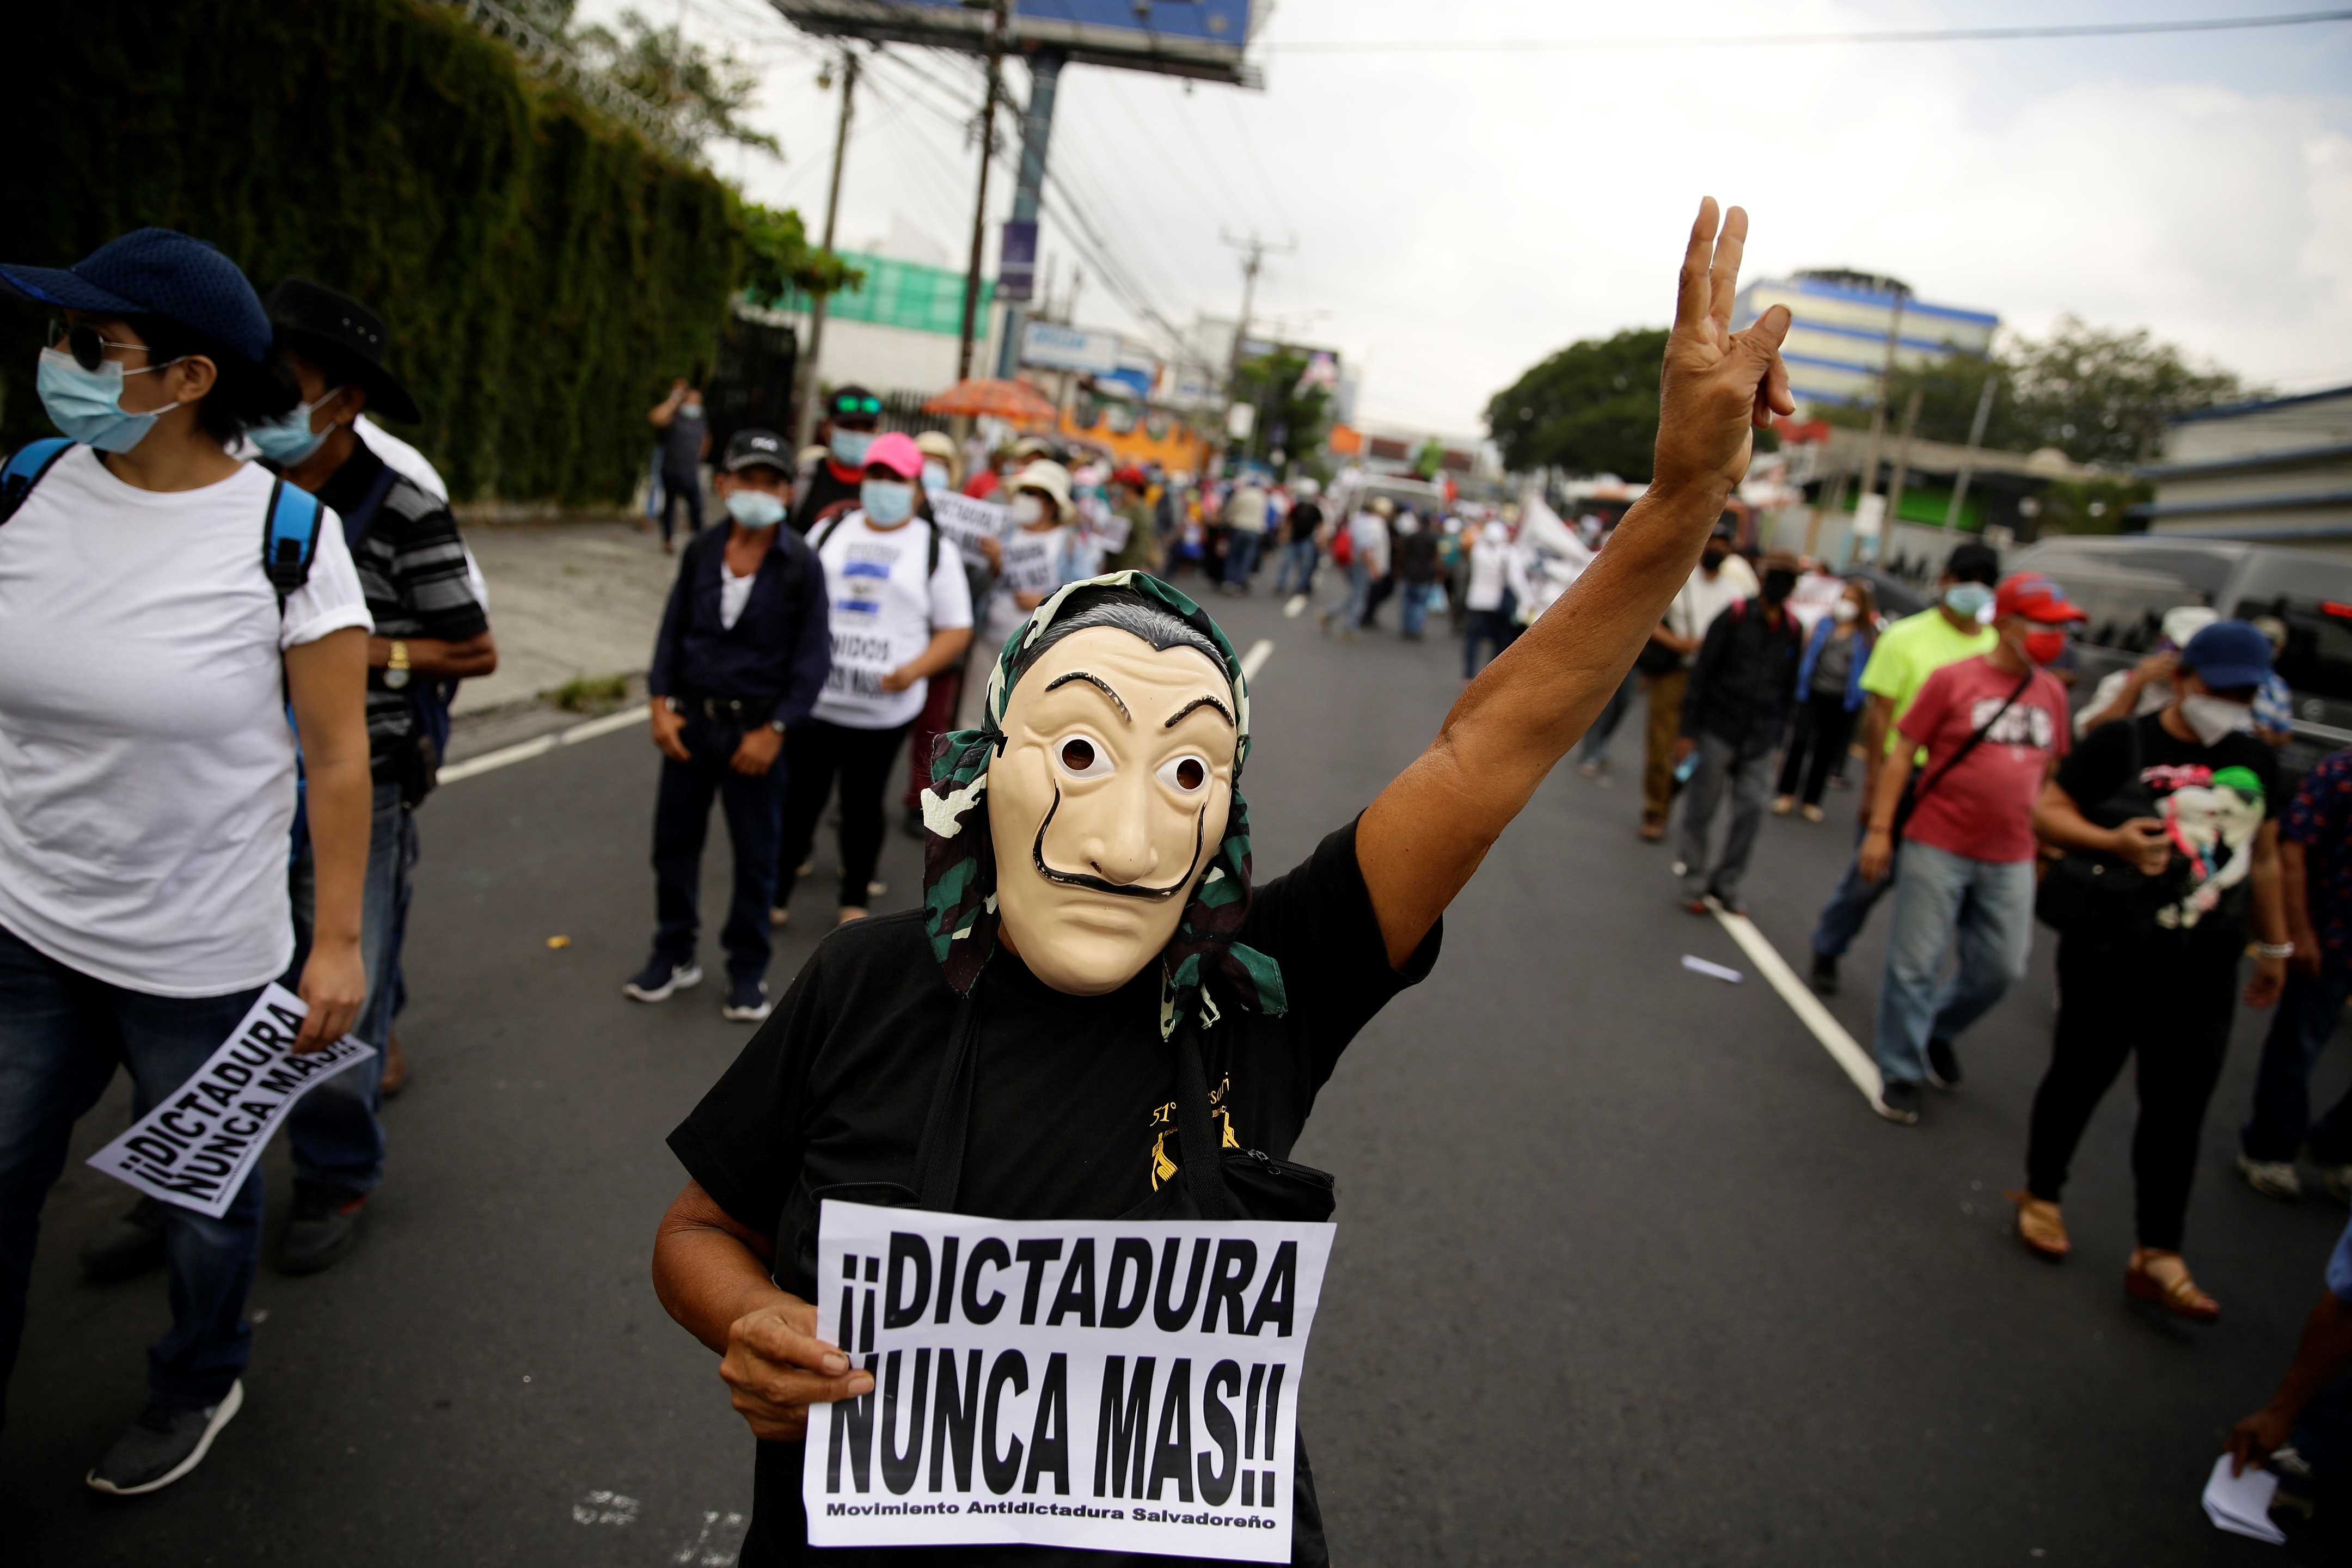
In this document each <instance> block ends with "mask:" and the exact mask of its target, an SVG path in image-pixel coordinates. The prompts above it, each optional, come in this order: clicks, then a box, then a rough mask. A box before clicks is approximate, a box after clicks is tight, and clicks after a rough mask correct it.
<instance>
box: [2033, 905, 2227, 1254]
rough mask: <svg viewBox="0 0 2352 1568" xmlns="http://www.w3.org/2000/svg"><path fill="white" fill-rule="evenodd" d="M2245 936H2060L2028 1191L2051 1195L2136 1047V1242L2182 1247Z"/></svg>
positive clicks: (2162, 1247) (2035, 1099)
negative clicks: (2117, 939) (2126, 939)
mask: <svg viewBox="0 0 2352 1568" xmlns="http://www.w3.org/2000/svg"><path fill="white" fill-rule="evenodd" d="M2241 945H2242V943H2241V942H2230V941H2217V940H2216V939H2214V938H2213V937H2211V936H2204V937H2200V939H2198V940H2196V941H2193V942H2132V943H2125V944H2120V945H2117V946H2111V947H2093V946H2090V945H2088V944H2086V943H2084V942H2079V941H2077V940H2075V939H2074V938H2072V937H2065V938H2061V939H2060V941H2059V943H2058V1026H2057V1028H2056V1030H2055V1031H2054V1035H2053V1039H2052V1041H2051V1049H2050V1069H2049V1070H2048V1071H2047V1072H2045V1073H2044V1074H2042V1087H2041V1089H2038V1090H2036V1091H2035V1093H2034V1096H2033V1121H2032V1132H2031V1133H2030V1134H2029V1135H2028V1141H2027V1143H2026V1149H2025V1172H2026V1185H2027V1186H2028V1187H2029V1188H2030V1189H2032V1194H2033V1195H2034V1196H2035V1197H2037V1198H2042V1199H2046V1200H2047V1201H2049V1202H2051V1203H2056V1202H2057V1201H2058V1194H2059V1193H2060V1192H2061V1191H2062V1190H2063V1188H2064V1187H2065V1185H2066V1168H2067V1166H2068V1165H2069V1164H2071V1163H2073V1161H2074V1146H2075V1144H2077V1143H2078V1142H2081V1141H2082V1137H2083V1129H2084V1127H2085V1126H2086V1125H2088V1124H2089V1122H2090V1120H2091V1112H2092V1111H2094V1110H2096V1109H2097V1108H2098V1104H2099V1100H2100V1099H2101V1097H2102V1096H2104V1095H2105V1093H2106V1092H2107V1088H2108V1086H2109V1085H2111V1084H2113V1083H2114V1082H2115V1081H2116V1074H2117V1073H2119V1072H2121V1071H2122V1070H2123V1066H2124V1058H2126V1057H2128V1056H2134V1055H2137V1058H2138V1089H2139V1122H2138V1125H2137V1128H2135V1130H2134V1131H2133V1133H2132V1156H2131V1158H2132V1181H2133V1184H2134V1186H2135V1188H2136V1189H2137V1194H2138V1205H2137V1206H2138V1216H2137V1224H2138V1231H2139V1244H2140V1245H2141V1246H2142V1247H2157V1248H2158V1249H2160V1250H2163V1251H2166V1252H2178V1251H2179V1250H2180V1230H2181V1223H2182V1219H2183V1216H2185V1215H2187V1213H2188V1212H2189V1182H2190V1179H2191V1178H2192V1177H2193V1176H2194V1175H2195V1173H2196V1169H2197V1135H2198V1130H2199V1129H2200V1126H2201V1125H2202V1124H2203V1122H2204V1121H2205V1107H2206V1104H2207V1102H2208V1101H2210V1100H2211V1099H2212V1098H2213V1085H2214V1083H2215V1081H2216V1080H2217V1079H2220V1078H2221V1058H2222V1055H2223V1054H2224V1053H2225V1052H2226V1051H2227V1050H2228V1049H2229V1047H2230V1020H2231V1017H2232V1016H2235V1014H2236V1012H2237V1006H2238V957H2239V950H2240V947H2241Z"/></svg>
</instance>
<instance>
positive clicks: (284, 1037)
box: [89, 984, 375, 1219]
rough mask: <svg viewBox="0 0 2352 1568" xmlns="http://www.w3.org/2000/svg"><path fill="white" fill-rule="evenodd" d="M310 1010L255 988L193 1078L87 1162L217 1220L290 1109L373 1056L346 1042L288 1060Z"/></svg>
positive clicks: (290, 997)
mask: <svg viewBox="0 0 2352 1568" xmlns="http://www.w3.org/2000/svg"><path fill="white" fill-rule="evenodd" d="M309 1011H310V1005H309V1004H307V1003H305V1002H304V1001H303V1000H302V999H301V998H300V997H299V996H297V995H295V994H293V993H292V992H291V991H289V990H287V989H286V988H285V987H284V986H282V985H275V984H273V985H271V986H269V987H268V989H266V990H264V991H263V992H262V994H261V997H260V999H259V1000H258V1001H257V1002H255V1003H254V1005H253V1006H252V1008H251V1009H250V1010H249V1011H247V1014H246V1015H245V1018H244V1020H243V1021H242V1022H240V1023H239V1024H238V1025H237V1026H236V1029H235V1030H234V1031H233V1032H232V1033H231V1034H230V1035H229V1037H228V1038H227V1039H226V1040H223V1041H222V1042H221V1046H220V1049H218V1050H216V1051H215V1052H214V1053H213V1054H212V1056H211V1057H210V1058H208V1059H207V1060H206V1061H205V1065H204V1066H203V1067H201V1068H197V1069H196V1071H195V1073H194V1076H193V1077H191V1078H190V1079H188V1080H187V1081H186V1082H185V1083H184V1084H182V1085H180V1087H179V1088H177V1089H173V1091H172V1092H171V1093H170V1094H168V1095H166V1096H164V1097H163V1100H161V1101H160V1102H159V1103H158V1104H157V1105H156V1107H155V1109H154V1110H151V1111H149V1112H148V1113H147V1114H146V1115H144V1116H142V1117H141V1118H140V1119H139V1120H138V1121H135V1122H133V1123H132V1124H131V1129H130V1131H126V1132H124V1133H123V1134H122V1136H121V1137H120V1138H117V1139H116V1140H115V1141H114V1142H111V1143H109V1144H108V1145H107V1146H106V1147H105V1148H103V1149H100V1151H99V1152H97V1153H95V1154H92V1155H91V1156H90V1157H89V1163H91V1164H92V1165H94V1166H96V1167H97V1168H98V1169H100V1170H101V1171H103V1172H105V1173H107V1174H108V1175H110V1176H112V1177H114V1178H115V1179H116V1180H117V1181H121V1182H127V1183H129V1184H131V1185H132V1186H134V1187H136V1188H138V1189H139V1190H140V1191H141V1192H142V1193H145V1194H147V1195H148V1196H149V1197H151V1198H160V1199H162V1200H163V1202H165V1203H167V1204H178V1205H180V1206H181V1207H182V1208H190V1209H194V1210H195V1211H196V1212H197V1213H198V1214H203V1215H211V1216H212V1217H213V1218H215V1219H218V1218H220V1216H221V1215H225V1214H226V1213H227V1212H228V1205H230V1204H231V1203H233V1202H235V1201H236V1192H237V1189H238V1188H239V1187H241V1186H243V1185H244V1184H245V1177H246V1173H247V1172H248V1171H250V1170H252V1169H253V1163H254V1162H255V1161H256V1160H258V1159H259V1158H261V1149H262V1145H264V1144H266V1143H268V1142H269V1135H270V1133H272V1132H273V1131H276V1130H277V1128H278V1123H279V1122H281V1121H285V1120H286V1113H287V1112H288V1111H289V1110H292V1109H293V1108H294V1102H295V1101H296V1100H299V1099H301V1098H302V1096H303V1095H304V1094H306V1093H308V1092H309V1091H310V1089H313V1088H315V1087H317V1086H318V1085H319V1084H320V1083H322V1082H324V1081H325V1080H326V1079H331V1078H332V1077H334V1076H335V1074H337V1073H339V1072H342V1071H344V1070H345V1069H347V1068H352V1067H356V1066H357V1065H358V1064H360V1063H361V1062H363V1061H365V1060H367V1059H368V1058H371V1057H373V1056H374V1055H375V1048H374V1047H372V1046H365V1045H362V1044H361V1043H360V1042H359V1041H358V1040H356V1039H354V1038H353V1037H351V1036H349V1035H345V1036H344V1037H342V1038H341V1039H340V1040H337V1041H336V1042H335V1043H334V1044H333V1045H331V1046H330V1047H327V1048H326V1049H325V1050H322V1051H310V1052H306V1053H304V1054H303V1055H301V1056H296V1055H294V1054H293V1052H292V1050H291V1047H292V1046H293V1044H294V1037H295V1036H296V1035H297V1034H298V1033H299V1032H300V1030H301V1027H302V1016H303V1015H304V1014H305V1013H308V1012H309Z"/></svg>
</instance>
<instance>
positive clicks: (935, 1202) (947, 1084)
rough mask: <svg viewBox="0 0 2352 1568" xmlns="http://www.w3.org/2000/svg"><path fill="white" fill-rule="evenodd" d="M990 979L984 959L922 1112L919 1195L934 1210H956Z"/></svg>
mask: <svg viewBox="0 0 2352 1568" xmlns="http://www.w3.org/2000/svg"><path fill="white" fill-rule="evenodd" d="M987 980H988V966H987V965H986V964H985V963H983V964H982V965H981V970H980V973H978V974H976V975H974V976H973V977H972V982H971V990H969V991H967V992H965V993H964V994H963V998H962V1000H961V1001H959V1002H958V1003H957V1004H956V1015H955V1023H954V1025H953V1026H951V1027H950V1029H949V1031H948V1054H947V1059H946V1060H945V1061H942V1062H941V1063H940V1076H939V1078H938V1079H937V1080H936V1081H935V1082H934V1083H933V1084H932V1085H931V1108H930V1110H929V1112H928V1113H927V1114H926V1115H925V1116H924V1118H923V1141H922V1142H921V1144H920V1145H919V1147H918V1148H917V1150H916V1152H915V1196H916V1199H917V1201H918V1202H919V1205H921V1206H922V1207H924V1208H926V1209H929V1210H930V1211H931V1212H932V1213H933V1214H953V1213H955V1212H956V1194H957V1193H958V1191H959V1190H960V1189H961V1187H962V1185H963V1152H964V1144H965V1142H966V1141H967V1139H968V1138H969V1137H970V1135H971V1096H972V1085H973V1082H974V1081H975V1079H976V1078H977V1076H978V1072H979V1068H980V988H981V986H982V985H983V984H986V983H987Z"/></svg>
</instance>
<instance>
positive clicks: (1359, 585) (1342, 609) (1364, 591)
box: [1324, 561, 1372, 631]
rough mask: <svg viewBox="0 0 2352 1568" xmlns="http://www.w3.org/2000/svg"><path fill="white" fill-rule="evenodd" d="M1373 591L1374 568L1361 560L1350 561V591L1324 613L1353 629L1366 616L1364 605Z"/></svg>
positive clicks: (1341, 624)
mask: <svg viewBox="0 0 2352 1568" xmlns="http://www.w3.org/2000/svg"><path fill="white" fill-rule="evenodd" d="M1371 591H1372V569H1371V568H1370V567H1369V566H1367V565H1365V564H1364V563H1362V562H1360V561H1350V562H1349V563H1348V593H1347V596H1346V597H1345V598H1342V599H1340V600H1339V601H1337V603H1336V604H1335V605H1334V606H1333V607H1332V608H1330V609H1328V610H1326V611H1325V612H1324V614H1326V615H1328V616H1330V617H1331V619H1332V620H1334V621H1336V622H1338V623H1339V625H1340V626H1344V627H1346V628H1347V629H1349V630H1350V631H1352V630H1354V629H1355V628H1356V627H1357V626H1359V625H1360V624H1361V623H1362V621H1363V618H1364V605H1366V604H1367V603H1369V602H1370V601H1369V598H1368V595H1370V593H1371Z"/></svg>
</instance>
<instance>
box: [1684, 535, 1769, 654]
mask: <svg viewBox="0 0 2352 1568" xmlns="http://www.w3.org/2000/svg"><path fill="white" fill-rule="evenodd" d="M1738 560H1739V558H1738V556H1736V555H1735V556H1732V557H1730V558H1729V559H1727V560H1726V561H1725V562H1724V570H1722V571H1720V572H1717V574H1715V577H1714V580H1713V581H1711V582H1710V581H1709V580H1708V578H1707V574H1706V567H1704V566H1694V567H1692V568H1691V574H1690V581H1689V582H1687V583H1685V584H1683V589H1682V592H1681V593H1679V594H1676V595H1675V597H1674V602H1673V603H1672V604H1669V605H1667V606H1666V630H1668V631H1670V632H1672V633H1674V634H1675V636H1676V637H1696V638H1697V639H1698V640H1699V641H1701V642H1705V641H1706V628H1707V627H1709V626H1713V625H1715V617H1716V616H1719V615H1721V614H1723V612H1724V611H1725V610H1727V609H1729V608H1730V607H1731V602H1732V601H1733V600H1734V599H1745V598H1748V597H1751V596H1752V595H1750V594H1749V593H1748V591H1747V590H1746V589H1743V588H1742V587H1741V586H1740V584H1739V579H1738V575H1737V574H1734V573H1733V572H1732V571H1731V570H1730V566H1731V563H1732V562H1734V561H1738ZM1741 564H1743V565H1744V564H1746V563H1744V562H1743V563H1741ZM1697 657H1698V656H1697V655H1696V654H1695V653H1693V654H1685V655H1684V656H1683V663H1684V664H1685V665H1688V664H1689V663H1690V662H1691V660H1692V659H1694V658H1697Z"/></svg>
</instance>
